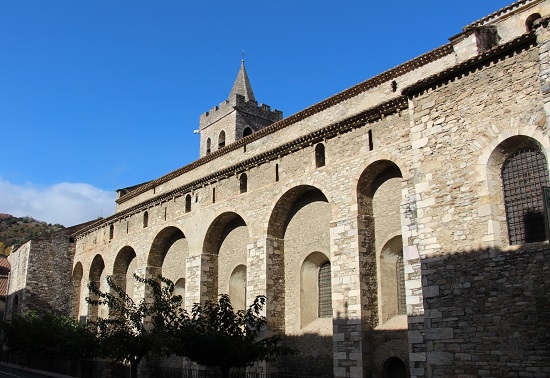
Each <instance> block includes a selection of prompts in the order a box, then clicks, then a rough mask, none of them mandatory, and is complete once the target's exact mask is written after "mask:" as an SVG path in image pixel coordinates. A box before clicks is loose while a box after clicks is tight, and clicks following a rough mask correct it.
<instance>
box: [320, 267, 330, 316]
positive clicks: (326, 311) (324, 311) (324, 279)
mask: <svg viewBox="0 0 550 378" xmlns="http://www.w3.org/2000/svg"><path fill="white" fill-rule="evenodd" d="M317 283H318V286H319V317H320V318H331V317H332V280H331V278H330V262H329V261H327V262H325V263H324V264H323V265H321V266H320V267H319V276H318V279H317Z"/></svg>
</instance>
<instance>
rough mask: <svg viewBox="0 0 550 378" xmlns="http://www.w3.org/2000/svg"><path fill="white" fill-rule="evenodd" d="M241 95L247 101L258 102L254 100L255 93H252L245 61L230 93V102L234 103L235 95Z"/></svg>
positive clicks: (242, 62)
mask: <svg viewBox="0 0 550 378" xmlns="http://www.w3.org/2000/svg"><path fill="white" fill-rule="evenodd" d="M237 94H240V95H242V96H244V99H245V101H250V100H252V101H256V98H254V92H252V87H251V86H250V81H249V80H248V75H247V74H246V69H245V68H244V59H243V60H242V61H241V68H240V69H239V73H238V74H237V78H236V79H235V83H234V84H233V88H231V92H230V93H229V101H234V98H235V95H237Z"/></svg>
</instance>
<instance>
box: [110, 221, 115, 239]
mask: <svg viewBox="0 0 550 378" xmlns="http://www.w3.org/2000/svg"><path fill="white" fill-rule="evenodd" d="M114 236H115V225H113V224H112V225H110V226H109V240H111V239H112V238H113V237H114Z"/></svg>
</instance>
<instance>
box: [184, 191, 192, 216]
mask: <svg viewBox="0 0 550 378" xmlns="http://www.w3.org/2000/svg"><path fill="white" fill-rule="evenodd" d="M190 211H191V194H188V195H186V196H185V212H186V213H188V212H190Z"/></svg>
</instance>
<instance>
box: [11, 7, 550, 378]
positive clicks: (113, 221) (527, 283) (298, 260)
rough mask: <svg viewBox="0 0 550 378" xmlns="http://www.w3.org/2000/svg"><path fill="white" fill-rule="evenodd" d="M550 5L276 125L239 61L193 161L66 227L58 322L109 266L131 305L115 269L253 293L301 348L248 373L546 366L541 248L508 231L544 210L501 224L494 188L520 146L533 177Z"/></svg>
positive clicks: (208, 291) (473, 33) (483, 371)
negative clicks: (112, 207) (85, 221)
mask: <svg viewBox="0 0 550 378" xmlns="http://www.w3.org/2000/svg"><path fill="white" fill-rule="evenodd" d="M548 15H550V1H548V0H521V1H518V2H516V3H514V4H512V5H510V6H508V7H506V8H503V9H501V10H499V11H497V12H495V13H493V14H491V15H489V16H487V17H485V18H483V19H481V20H479V21H477V22H475V23H473V24H471V25H468V26H466V27H465V28H464V29H463V31H462V32H461V33H460V34H457V35H455V36H453V37H452V38H451V39H450V43H448V44H446V45H444V46H442V47H440V48H437V49H435V50H433V51H431V52H428V53H426V54H424V55H422V56H420V57H418V58H416V59H413V60H411V61H409V62H406V63H404V64H402V65H400V66H398V67H396V68H394V69H392V70H389V71H387V72H384V73H382V74H380V75H378V76H376V77H374V78H372V79H369V80H367V81H365V82H362V83H360V84H358V85H356V86H354V87H352V88H349V89H348V90H345V91H343V92H341V93H339V94H336V95H335V96H333V97H331V98H329V99H327V100H325V101H322V102H320V103H318V104H315V105H313V106H311V107H310V108H307V109H305V110H303V111H302V112H299V113H297V114H295V115H293V116H291V117H288V118H285V119H282V120H279V119H280V117H281V114H280V112H277V111H272V110H271V109H270V108H269V107H267V106H260V107H258V106H257V103H256V102H255V99H254V96H253V94H252V90H251V86H250V83H249V82H248V77H247V76H246V72H245V71H244V64H243V65H242V66H241V71H240V72H239V76H238V77H237V80H236V82H235V86H234V88H233V90H232V91H231V94H230V99H229V100H228V101H226V102H225V103H222V104H220V105H219V106H218V107H216V108H214V109H213V110H211V111H210V112H209V113H208V114H203V115H202V116H201V126H200V131H201V158H200V159H199V160H197V161H195V162H194V163H192V164H190V165H188V166H185V167H183V168H180V169H178V170H176V171H174V172H171V173H169V174H167V175H165V176H162V177H160V178H158V179H156V180H154V181H151V182H148V183H145V184H143V185H139V186H136V187H132V188H127V189H124V190H120V191H119V198H118V199H117V211H116V213H115V214H114V215H113V216H110V217H108V218H106V219H102V220H100V221H97V222H95V223H93V224H91V225H89V226H87V227H85V228H83V229H81V230H79V231H78V232H76V233H75V234H74V235H73V236H74V239H75V240H74V247H75V255H74V260H73V264H72V266H73V273H72V276H73V279H72V283H73V285H72V287H73V293H74V294H73V302H72V308H73V310H72V313H73V315H74V316H75V317H80V318H86V317H90V316H91V317H94V316H98V315H102V314H98V313H97V310H93V309H91V308H89V306H88V305H87V304H86V302H85V301H84V300H83V298H85V297H86V296H87V295H88V291H87V287H86V283H88V282H89V281H98V282H100V284H101V285H105V283H104V282H105V277H106V276H107V275H115V277H117V280H118V282H121V283H123V282H124V283H125V285H126V288H127V291H131V292H132V295H133V297H134V298H136V299H140V298H143V297H144V295H145V290H144V287H142V286H140V285H138V284H135V283H134V281H133V280H132V279H131V278H130V277H131V275H132V274H133V273H134V272H135V273H137V274H138V275H142V276H143V275H146V276H154V275H156V274H158V273H162V274H163V275H164V276H167V277H168V278H170V279H171V280H172V281H174V282H178V290H179V292H180V293H181V294H182V295H183V296H184V298H185V305H186V307H187V308H190V307H191V306H192V304H193V303H196V302H204V301H205V300H212V299H215V298H216V296H217V295H218V294H221V293H229V294H230V295H231V297H232V298H233V299H234V302H235V305H236V307H238V308H243V307H244V306H245V305H246V304H250V303H251V302H252V300H253V299H254V297H255V296H256V295H260V294H264V295H266V296H267V297H268V303H267V307H266V308H265V315H266V316H267V318H268V321H269V332H273V333H280V334H284V335H285V336H286V342H287V343H288V344H289V345H292V346H293V347H295V348H297V349H298V350H299V351H300V352H301V354H300V355H299V356H298V357H289V358H287V359H285V360H284V361H279V362H277V363H273V364H269V365H260V366H258V367H257V368H256V370H259V371H267V372H271V371H285V372H288V373H294V374H304V375H310V376H335V377H382V376H411V377H435V376H449V377H451V376H455V377H477V376H510V377H513V376H540V377H543V376H548V375H550V350H549V349H550V348H549V347H548V345H550V343H549V340H548V332H547V324H546V321H547V320H548V314H549V313H550V298H549V294H548V293H550V290H549V285H550V276H549V275H548V272H549V271H550V256H549V254H550V248H549V247H548V243H547V241H545V240H547V237H546V236H545V235H543V236H542V237H541V236H540V235H539V236H537V237H535V238H530V237H527V239H526V240H524V241H522V242H517V241H514V240H516V239H513V238H515V236H512V234H513V233H512V231H511V230H512V228H514V229H515V228H517V227H520V228H521V227H523V228H524V229H525V232H526V233H529V232H530V230H531V229H532V228H533V227H534V228H536V227H539V226H541V225H543V224H544V220H543V219H539V218H537V220H536V222H538V223H536V224H535V223H533V222H532V221H529V222H528V220H527V219H523V220H522V219H520V220H519V221H517V222H516V223H513V222H512V221H511V220H510V219H512V218H511V217H513V216H514V215H513V214H512V213H513V211H512V210H514V209H515V206H516V204H515V203H514V202H506V201H507V199H506V198H507V197H506V195H507V194H506V193H505V190H504V189H503V188H504V186H505V185H508V181H506V180H505V179H504V178H503V177H504V174H503V172H504V171H505V166H508V165H510V164H512V163H510V164H509V162H510V161H511V160H510V159H511V157H512V156H516V155H517V154H518V153H523V152H524V151H528V153H529V154H531V155H533V156H535V157H536V156H539V157H542V160H543V161H544V163H545V164H546V165H545V166H544V174H543V176H545V179H544V180H546V181H544V180H542V179H541V180H542V181H541V180H539V181H537V182H536V183H535V184H536V185H535V186H537V188H538V187H539V186H540V185H541V184H544V183H545V182H547V181H548V168H547V166H548V165H547V160H548V156H549V153H550V139H549V135H548V134H549V131H548V124H549V123H548V117H549V116H550V105H549V95H548V94H549V93H550V89H549V88H550V86H549V82H548V81H549V79H550V77H549V76H550V74H549V73H550V31H549V29H548V20H547V19H546V18H545V17H546V16H548ZM247 112H248V113H247ZM222 113H223V114H222ZM245 113H246V114H245ZM243 114H245V115H244V116H243ZM250 114H252V115H253V116H254V117H256V121H257V120H258V119H260V118H261V119H262V120H261V121H258V122H256V123H250V122H252V121H250V120H251V119H252V118H251V115H250ZM241 116H243V117H241ZM239 117H241V118H242V119H245V118H246V120H247V122H249V123H247V125H251V124H254V127H252V129H253V130H252V131H253V132H252V134H250V135H247V136H245V135H243V131H244V128H245V127H247V126H243V125H244V124H243V123H242V122H241V121H242V120H239ZM247 117H248V118H247ZM270 117H271V118H270ZM222 131H223V135H224V139H223V140H224V145H223V146H221V145H220V144H219V140H220V139H219V138H220V133H221V132H222ZM209 138H210V148H209V149H208V148H207V140H208V139H209ZM531 155H530V156H531ZM520 157H521V156H520ZM530 165H532V164H527V166H530ZM506 169H507V168H506ZM524 169H526V170H527V169H529V167H526V168H524ZM525 172H527V171H525ZM520 173H521V170H520ZM525 175H527V173H525ZM519 181H520V184H521V182H523V181H527V179H525V180H521V179H520V180H519ZM520 188H521V185H520ZM537 190H538V189H537ZM516 191H519V192H521V191H527V190H526V189H520V190H517V189H516ZM537 193H538V192H537ZM540 198H541V200H540V201H542V195H540ZM517 212H518V211H516V213H517ZM510 214H512V215H510ZM537 214H538V213H537ZM537 214H535V215H537ZM527 215H529V214H527ZM539 215H540V214H539ZM537 216H538V215H537ZM522 222H523V223H522ZM512 223H513V224H512ZM533 225H534V226H533ZM535 226H536V227H535ZM25 251H26V250H25V246H23V247H21V248H20V250H19V251H18V252H17V253H20V254H21V256H23V255H24V253H25ZM23 260H24V259H23ZM12 269H13V270H12V271H14V272H19V271H20V270H22V271H25V269H22V268H21V269H20V268H19V265H18V263H12ZM28 270H30V267H29V268H27V271H28ZM323 272H329V274H328V276H327V275H324V273H323ZM17 274H19V273H17ZM14 282H15V279H14ZM17 282H19V279H18V280H17ZM21 285H23V284H21ZM327 298H328V300H327ZM8 303H9V302H8ZM327 303H328V305H327ZM94 311H96V312H94ZM327 311H328V313H329V315H328V316H327V315H326V313H327ZM8 312H9V309H8ZM405 371H406V372H405ZM399 374H404V375H399Z"/></svg>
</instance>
